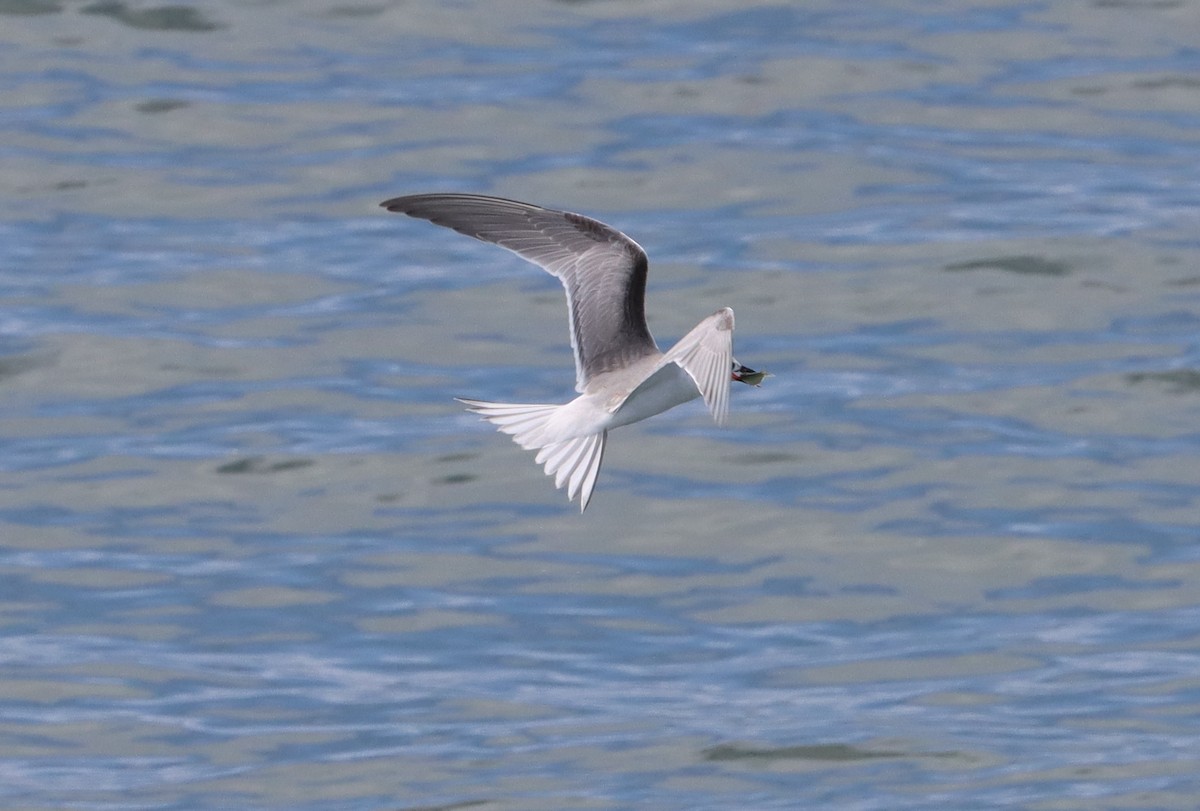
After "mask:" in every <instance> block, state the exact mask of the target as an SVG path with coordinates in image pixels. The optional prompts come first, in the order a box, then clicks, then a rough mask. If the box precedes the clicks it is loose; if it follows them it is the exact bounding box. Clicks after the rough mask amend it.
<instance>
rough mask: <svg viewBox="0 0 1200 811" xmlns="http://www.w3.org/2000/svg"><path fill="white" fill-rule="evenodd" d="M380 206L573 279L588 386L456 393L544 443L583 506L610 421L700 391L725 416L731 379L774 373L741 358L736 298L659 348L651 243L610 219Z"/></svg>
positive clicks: (439, 199) (438, 203)
mask: <svg viewBox="0 0 1200 811" xmlns="http://www.w3.org/2000/svg"><path fill="white" fill-rule="evenodd" d="M380 205H381V206H383V207H384V208H386V209H387V210H388V211H394V212H396V213H398V214H407V215H408V216H410V217H416V218H418V219H423V220H429V221H430V222H432V223H434V224H435V225H441V226H445V227H446V228H451V229H453V230H455V231H457V232H459V233H460V234H466V235H467V236H469V237H474V238H475V239H478V240H482V241H483V242H491V243H494V244H496V245H499V246H500V247H502V248H506V249H508V250H509V251H512V252H513V253H515V254H517V255H518V256H520V257H522V258H523V259H526V260H528V261H529V262H532V263H533V264H535V265H538V266H539V267H541V268H542V269H543V270H545V271H546V272H547V273H549V274H551V275H552V276H556V277H557V278H558V279H559V281H561V282H562V285H563V287H564V288H565V289H566V293H567V317H568V321H569V325H570V333H571V348H572V349H573V350H574V352H575V390H576V391H577V392H579V396H578V397H576V398H575V399H574V400H572V401H570V402H569V403H562V404H543V403H489V402H485V401H483V400H471V399H467V398H456V399H457V400H458V401H459V402H461V403H463V404H464V405H465V406H466V407H467V408H468V409H469V410H471V411H473V412H475V413H477V414H480V415H482V417H483V418H484V419H486V420H488V421H489V422H491V423H493V424H495V425H496V426H497V428H498V430H500V431H502V432H504V433H506V434H509V435H510V436H512V438H513V441H515V442H516V443H517V444H518V445H520V446H521V447H522V448H525V449H527V450H536V451H537V456H536V461H537V463H538V464H539V465H542V466H544V467H545V470H546V475H548V476H553V477H554V486H555V487H557V488H562V487H563V485H564V484H565V485H566V486H567V498H568V499H570V500H574V499H575V497H576V496H578V497H579V511H580V512H583V511H584V510H585V509H587V505H588V502H589V501H590V500H591V498H592V491H593V489H594V488H595V486H596V477H597V476H598V475H599V473H600V462H601V461H602V460H603V458H604V445H605V442H606V441H607V439H608V432H609V431H610V430H612V429H613V428H619V427H620V426H622V425H629V424H630V423H634V422H638V421H640V420H644V419H646V418H647V417H652V416H654V415H655V414H660V413H662V412H663V411H666V410H667V409H669V408H674V407H675V406H677V405H680V404H681V403H686V402H688V401H689V400H694V399H696V398H697V397H703V398H704V403H705V405H707V406H708V410H709V411H710V412H711V413H712V416H713V419H714V420H716V422H717V424H718V425H724V424H725V421H726V418H727V417H728V414H729V388H730V383H731V381H734V380H737V381H739V382H741V383H746V384H749V385H752V386H757V385H759V384H760V383H761V382H762V380H763V378H764V377H766V373H765V372H756V371H754V370H753V369H750V368H748V367H746V366H743V365H742V364H740V363H738V362H737V360H736V359H735V358H734V357H733V310H731V309H730V308H728V307H722V308H721V309H719V310H717V311H716V312H715V313H713V314H712V315H710V316H708V318H705V319H704V320H703V321H701V322H700V323H699V324H697V325H696V326H695V327H694V328H693V329H692V331H691V332H689V333H688V334H687V335H685V336H683V338H681V339H680V340H679V342H678V343H676V344H675V345H674V346H673V347H671V348H670V349H669V350H668V351H667V352H666V353H663V352H661V351H659V349H658V345H657V344H655V343H654V338H653V337H652V336H651V335H650V330H649V328H648V327H647V326H646V310H645V299H646V273H647V271H648V270H649V261H648V259H647V258H646V252H645V251H644V250H642V247H641V246H640V245H638V244H637V243H636V242H634V241H633V240H632V239H630V238H629V237H627V236H625V234H622V233H621V232H620V231H618V230H616V229H615V228H612V227H611V226H608V225H605V224H604V223H602V222H600V221H598V220H593V219H591V218H590V217H584V216H583V215H581V214H572V213H570V212H567V211H555V210H553V209H549V208H542V207H541V206H535V205H531V204H530V203H519V202H517V201H516V200H505V199H503V198H500V197H487V196H484V195H479V194H414V195H409V196H406V197H394V198H392V199H391V200H386V201H384V202H383V203H380Z"/></svg>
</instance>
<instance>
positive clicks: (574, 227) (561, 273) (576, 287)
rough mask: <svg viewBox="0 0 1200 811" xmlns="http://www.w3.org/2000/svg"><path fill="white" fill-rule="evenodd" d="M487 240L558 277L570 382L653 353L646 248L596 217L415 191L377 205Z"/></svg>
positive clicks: (490, 199) (583, 381)
mask: <svg viewBox="0 0 1200 811" xmlns="http://www.w3.org/2000/svg"><path fill="white" fill-rule="evenodd" d="M380 205H382V206H383V207H384V208H386V209H387V210H388V211H395V212H397V213H400V214H407V215H409V216H410V217H418V218H420V219H425V220H429V221H430V222H432V223H434V224H436V225H442V226H445V227H446V228H452V229H454V230H455V231H458V232H459V233H460V234H466V235H467V236H469V237H474V238H475V239H479V240H483V241H484V242H493V243H495V244H497V245H499V246H500V247H502V248H507V249H508V250H510V251H512V252H513V253H515V254H517V255H518V256H520V257H522V258H524V259H527V260H529V261H530V262H533V263H534V264H536V265H539V266H540V267H542V268H543V269H545V270H546V271H547V272H549V273H551V274H552V275H554V276H557V277H558V278H559V279H560V280H561V281H562V284H563V287H564V288H565V289H566V291H567V309H568V313H569V318H570V326H571V347H572V349H574V350H575V387H576V389H577V390H579V391H580V392H582V391H583V390H584V388H585V387H586V385H587V382H588V381H589V380H590V379H591V378H593V377H594V376H596V375H598V374H601V373H603V372H607V371H611V370H613V369H620V368H623V367H624V366H625V365H627V364H628V363H630V362H632V361H634V360H637V359H639V358H642V357H644V356H646V355H648V354H651V353H654V352H657V351H658V347H657V346H656V345H655V343H654V338H653V337H651V335H650V330H649V328H648V327H647V326H646V309H645V299H646V273H647V271H648V269H649V262H648V261H647V259H646V252H645V251H643V250H642V248H641V246H640V245H638V244H637V243H636V242H634V241H633V240H632V239H630V238H629V237H627V236H625V235H624V234H622V233H621V232H620V231H617V230H616V229H614V228H610V227H609V226H607V225H605V224H604V223H602V222H599V221H598V220H593V219H591V218H589V217H584V216H582V215H580V214H571V213H569V212H566V211H554V210H552V209H548V208H542V207H541V206H535V205H530V204H529V203H519V202H517V201H515V200H505V199H502V198H499V197H486V196H484V195H478V194H415V195H411V196H408V197H396V198H393V199H391V200H387V201H385V202H383V203H381V204H380Z"/></svg>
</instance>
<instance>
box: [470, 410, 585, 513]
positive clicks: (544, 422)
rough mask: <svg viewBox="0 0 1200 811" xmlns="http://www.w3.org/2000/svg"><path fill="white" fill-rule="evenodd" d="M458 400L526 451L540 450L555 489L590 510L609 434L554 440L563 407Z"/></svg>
mask: <svg viewBox="0 0 1200 811" xmlns="http://www.w3.org/2000/svg"><path fill="white" fill-rule="evenodd" d="M456 399H457V400H458V401H459V402H460V403H462V404H463V405H465V406H466V407H467V408H468V409H470V410H471V411H473V412H475V413H476V414H479V415H481V416H482V417H483V418H484V419H485V420H487V421H488V422H490V423H492V424H493V425H495V426H496V428H497V430H499V431H502V432H504V433H506V434H508V435H509V436H511V437H512V438H513V441H514V442H516V443H517V444H518V445H520V446H521V447H522V448H525V449H526V450H533V449H537V452H538V453H537V456H536V457H535V460H534V461H536V462H537V463H538V464H539V465H542V466H543V467H544V468H545V471H546V475H547V476H553V477H554V486H555V487H557V488H559V489H562V486H563V485H564V484H566V485H567V498H568V499H570V500H572V501H574V500H575V496H577V495H578V496H579V511H580V512H583V511H584V510H586V509H587V505H588V502H589V501H591V498H592V490H593V489H594V488H595V487H596V478H597V477H598V476H599V475H600V463H601V462H602V461H603V460H604V444H605V441H606V440H607V439H608V432H607V431H601V432H600V433H598V434H586V435H584V436H577V437H571V438H570V439H564V440H559V441H553V438H552V437H553V434H552V432H550V431H547V427H548V423H549V422H550V420H551V419H553V417H554V414H555V412H556V411H558V409H559V408H560V406H557V405H546V404H542V403H489V402H486V401H484V400H468V399H466V398H463V397H458V398H456Z"/></svg>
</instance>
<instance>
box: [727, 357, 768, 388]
mask: <svg viewBox="0 0 1200 811" xmlns="http://www.w3.org/2000/svg"><path fill="white" fill-rule="evenodd" d="M770 376H771V375H770V373H769V372H756V371H754V370H753V369H751V368H750V367H749V366H743V365H742V364H740V363H736V362H735V363H734V365H733V379H734V380H736V381H738V382H739V383H745V384H746V385H748V386H761V385H762V382H763V380H764V379H765V378H768V377H770Z"/></svg>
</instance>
